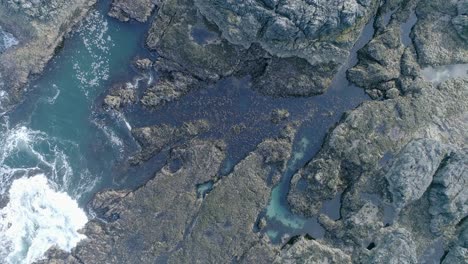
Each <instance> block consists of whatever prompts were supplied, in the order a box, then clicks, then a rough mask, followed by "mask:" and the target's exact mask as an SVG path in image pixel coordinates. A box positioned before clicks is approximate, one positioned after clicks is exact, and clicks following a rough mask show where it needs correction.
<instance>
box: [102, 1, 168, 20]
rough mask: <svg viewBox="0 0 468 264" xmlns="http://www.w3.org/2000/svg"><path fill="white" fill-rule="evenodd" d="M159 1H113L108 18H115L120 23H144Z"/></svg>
mask: <svg viewBox="0 0 468 264" xmlns="http://www.w3.org/2000/svg"><path fill="white" fill-rule="evenodd" d="M159 2H161V1H160V0H132V1H128V0H114V1H112V6H111V10H110V11H109V16H111V17H115V18H117V19H119V20H120V21H124V22H126V21H129V20H130V19H135V20H137V21H138V22H146V21H147V20H148V17H149V16H150V15H151V12H152V11H153V9H154V8H155V6H156V4H159Z"/></svg>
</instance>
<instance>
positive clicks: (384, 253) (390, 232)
mask: <svg viewBox="0 0 468 264" xmlns="http://www.w3.org/2000/svg"><path fill="white" fill-rule="evenodd" d="M374 243H375V245H376V246H375V248H372V249H371V250H370V253H369V255H368V258H367V259H366V261H364V262H363V263H375V264H380V263H381V264H384V263H385V264H416V263H418V259H417V253H416V245H415V243H414V241H413V238H412V236H411V233H410V232H408V231H407V230H405V229H402V228H384V229H382V231H381V232H380V234H379V236H378V237H377V238H376V240H375V242H374Z"/></svg>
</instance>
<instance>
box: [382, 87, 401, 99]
mask: <svg viewBox="0 0 468 264" xmlns="http://www.w3.org/2000/svg"><path fill="white" fill-rule="evenodd" d="M399 95H400V91H399V90H398V89H397V88H391V89H390V90H388V91H386V92H385V97H387V98H388V99H395V98H397V97H398V96H399Z"/></svg>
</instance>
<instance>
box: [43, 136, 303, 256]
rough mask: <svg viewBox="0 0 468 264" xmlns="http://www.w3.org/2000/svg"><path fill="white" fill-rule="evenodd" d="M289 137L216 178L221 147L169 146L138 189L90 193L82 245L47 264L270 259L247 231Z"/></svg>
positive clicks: (288, 149)
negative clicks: (202, 189)
mask: <svg viewBox="0 0 468 264" xmlns="http://www.w3.org/2000/svg"><path fill="white" fill-rule="evenodd" d="M292 137H294V130H291V129H287V130H286V131H285V133H284V135H283V136H281V137H278V138H273V139H267V140H265V141H264V142H262V143H261V144H260V145H258V148H257V150H255V151H254V152H252V153H250V154H249V155H248V156H247V157H246V158H245V159H244V160H242V161H241V162H240V163H239V164H238V165H237V166H236V167H235V168H234V169H233V172H232V173H231V174H229V175H227V176H225V177H222V178H219V176H218V175H217V173H218V170H219V168H220V166H221V162H222V161H223V159H224V156H225V147H224V144H223V143H222V142H220V141H205V140H198V139H195V140H192V141H190V142H187V143H186V144H183V145H182V146H180V147H176V148H173V149H172V150H171V155H170V158H169V160H168V163H167V165H166V166H164V167H163V168H162V170H161V171H160V172H158V173H157V175H155V177H154V179H153V180H150V181H149V182H148V183H146V184H145V185H144V186H142V187H140V188H139V189H137V190H134V191H112V190H109V191H104V192H102V193H99V194H97V195H96V197H95V198H94V200H93V201H92V203H91V208H92V210H94V211H95V212H96V219H95V220H92V221H91V222H89V223H88V224H87V226H86V227H85V230H84V233H85V234H86V235H87V237H88V239H86V240H84V241H83V242H82V243H81V244H79V245H78V246H77V247H76V248H75V249H74V250H73V252H72V253H71V255H66V254H65V255H64V254H58V255H57V254H53V253H51V254H50V262H49V263H53V261H58V260H54V258H57V259H59V260H63V259H67V258H76V259H79V260H80V261H82V262H84V263H96V262H98V263H100V262H103V263H104V262H105V263H133V262H138V263H153V261H155V260H156V262H168V263H190V262H204V261H208V262H224V261H226V260H227V259H228V260H233V261H240V262H242V261H244V258H246V257H247V256H248V254H249V250H251V248H252V247H255V246H257V247H258V248H259V249H262V250H263V251H264V254H265V255H266V257H268V256H270V254H271V250H270V246H269V245H268V243H266V242H265V238H262V236H261V235H260V234H259V233H257V232H254V224H255V222H256V219H257V217H258V215H259V213H260V212H261V211H262V210H263V208H264V207H265V206H266V204H267V202H268V198H269V196H270V193H271V188H272V187H273V184H274V182H271V181H270V178H271V177H272V175H276V174H279V173H281V172H282V171H283V170H284V168H285V164H286V162H287V160H288V159H289V157H290V154H291V150H292V140H293V138H292ZM209 180H214V181H215V182H216V183H215V185H214V186H213V190H212V191H211V192H210V193H209V194H207V195H206V196H205V197H204V198H200V197H199V196H198V195H197V189H196V186H197V185H198V184H202V183H204V182H207V181H209ZM150 219H151V223H149V222H148V220H150ZM149 224H151V231H148V230H147V228H148V225H149ZM266 249H268V250H266ZM258 253H259V251H258V252H257V251H256V252H253V254H255V255H256V256H258ZM270 257H271V256H270Z"/></svg>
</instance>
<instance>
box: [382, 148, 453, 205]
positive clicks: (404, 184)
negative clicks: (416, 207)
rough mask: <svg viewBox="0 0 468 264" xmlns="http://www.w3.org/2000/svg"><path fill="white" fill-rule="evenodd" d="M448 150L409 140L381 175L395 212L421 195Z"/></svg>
mask: <svg viewBox="0 0 468 264" xmlns="http://www.w3.org/2000/svg"><path fill="white" fill-rule="evenodd" d="M448 151H449V147H448V146H443V145H441V144H440V143H439V142H437V141H434V140H424V139H423V140H414V141H411V142H410V143H408V145H406V146H405V147H404V148H403V149H402V150H401V151H400V153H399V154H398V155H397V157H396V158H395V159H393V161H392V165H391V166H390V169H389V170H388V172H387V173H386V174H385V179H386V180H387V182H388V185H389V190H390V192H391V193H392V200H393V203H394V205H395V207H396V208H397V209H401V208H403V207H404V206H406V205H407V204H408V203H411V202H414V201H416V200H419V199H420V198H421V197H422V196H423V194H424V193H425V192H426V190H427V188H428V187H429V185H430V184H431V182H432V177H433V175H434V174H435V173H436V171H437V169H438V168H439V165H440V164H441V162H442V160H444V158H445V157H446V154H447V152H448Z"/></svg>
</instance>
